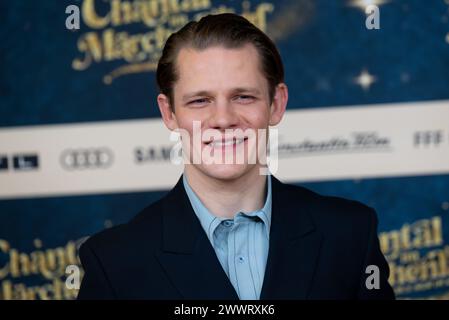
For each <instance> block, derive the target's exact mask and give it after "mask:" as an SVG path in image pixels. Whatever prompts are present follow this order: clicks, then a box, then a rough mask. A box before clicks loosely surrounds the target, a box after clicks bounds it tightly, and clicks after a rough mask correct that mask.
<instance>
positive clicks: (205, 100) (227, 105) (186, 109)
mask: <svg viewBox="0 0 449 320" xmlns="http://www.w3.org/2000/svg"><path fill="white" fill-rule="evenodd" d="M259 63H260V62H259V55H258V52H257V50H256V49H255V48H254V46H253V45H250V44H248V45H246V46H244V47H242V48H238V49H226V48H224V47H211V48H208V49H205V50H202V51H198V50H195V49H191V48H184V49H181V51H180V52H179V55H178V58H177V71H178V76H179V77H178V81H177V82H176V84H175V86H174V90H173V99H174V109H175V112H174V113H171V112H170V113H171V115H167V113H169V112H168V111H167V105H165V106H163V104H164V101H165V102H167V99H166V97H165V96H164V95H160V96H159V97H158V102H159V106H160V108H161V112H162V114H163V118H164V122H165V123H166V125H167V126H168V127H169V129H171V130H174V129H176V128H180V129H183V130H185V131H186V132H188V133H189V136H190V141H187V140H186V139H184V138H183V149H184V150H186V148H191V149H190V150H191V155H194V154H196V155H200V156H201V163H197V164H195V163H193V164H192V165H189V166H190V168H189V169H191V170H196V171H197V172H199V173H202V174H205V175H207V176H209V177H212V178H215V179H220V180H230V179H236V178H239V177H241V176H243V175H245V174H246V173H248V172H250V171H251V170H258V168H259V167H260V164H259V163H257V162H256V163H254V162H251V161H248V159H249V155H248V154H252V155H254V154H257V149H256V144H255V139H248V137H246V138H245V139H244V140H242V136H237V135H236V134H233V133H232V132H235V129H240V132H249V131H248V129H249V130H251V131H252V132H254V133H255V136H256V137H257V134H258V131H259V132H261V131H260V130H258V129H265V130H266V131H265V132H268V126H269V125H276V124H277V123H278V122H279V121H280V119H281V117H282V115H283V113H284V111H285V104H286V90H287V89H286V87H285V85H284V84H282V85H280V86H281V89H279V86H278V88H277V90H276V92H277V94H276V98H275V102H274V103H273V105H275V106H273V105H271V104H270V97H269V90H268V82H267V80H266V78H265V77H264V75H263V74H262V72H261V71H260V65H259ZM279 90H281V91H285V92H284V96H285V99H284V100H285V101H281V103H279V100H280V98H279V95H282V92H281V93H279V92H278V91H279ZM281 100H282V99H281ZM161 104H162V106H161ZM281 104H283V106H282V105H281ZM279 105H281V106H279ZM164 113H165V115H164ZM194 121H199V123H198V124H199V126H197V128H199V129H200V131H201V132H200V133H201V135H202V136H201V143H198V144H196V143H194V139H193V136H194V132H193V131H194ZM211 129H215V130H211ZM237 131H238V130H237ZM207 132H209V133H214V134H213V135H212V136H211V135H209V136H207V135H204V133H207ZM225 132H228V133H227V134H225ZM196 133H198V131H197V132H196ZM217 133H218V136H217ZM229 133H230V134H229ZM265 135H266V133H265ZM259 141H261V140H259ZM265 145H266V141H265ZM242 152H244V155H243V159H244V161H237V159H241V153H242ZM225 153H227V154H228V156H229V155H231V156H233V160H232V163H224V161H225V160H224V159H225ZM206 158H208V159H209V160H210V159H211V158H214V159H215V160H217V159H221V160H222V161H219V162H220V163H210V161H209V164H207V163H205V160H206V162H207V159H206ZM253 159H254V158H253ZM190 161H191V163H192V162H194V159H192V156H191V159H190ZM215 162H217V161H215ZM236 162H237V163H236ZM248 162H250V163H248Z"/></svg>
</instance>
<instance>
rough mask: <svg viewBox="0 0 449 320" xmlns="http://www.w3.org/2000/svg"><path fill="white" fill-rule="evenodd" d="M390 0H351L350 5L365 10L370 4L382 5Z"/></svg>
mask: <svg viewBox="0 0 449 320" xmlns="http://www.w3.org/2000/svg"><path fill="white" fill-rule="evenodd" d="M388 1H389V0H349V3H348V6H350V7H356V8H359V9H361V10H363V11H365V9H366V7H368V6H370V5H375V6H378V7H379V6H381V5H383V4H385V3H387V2H388Z"/></svg>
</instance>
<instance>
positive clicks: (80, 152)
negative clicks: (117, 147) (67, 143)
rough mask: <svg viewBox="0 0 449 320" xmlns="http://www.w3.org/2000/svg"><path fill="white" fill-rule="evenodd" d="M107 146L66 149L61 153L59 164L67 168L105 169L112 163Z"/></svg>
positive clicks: (110, 153) (111, 154) (111, 155)
mask: <svg viewBox="0 0 449 320" xmlns="http://www.w3.org/2000/svg"><path fill="white" fill-rule="evenodd" d="M112 161H113V153H112V151H111V150H110V149H109V148H105V147H104V148H88V149H67V150H64V151H63V152H62V154H61V165H62V167H63V168H65V169H67V170H83V169H105V168H108V167H110V166H111V165H112Z"/></svg>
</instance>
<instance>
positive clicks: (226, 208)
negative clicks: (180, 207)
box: [184, 165, 267, 219]
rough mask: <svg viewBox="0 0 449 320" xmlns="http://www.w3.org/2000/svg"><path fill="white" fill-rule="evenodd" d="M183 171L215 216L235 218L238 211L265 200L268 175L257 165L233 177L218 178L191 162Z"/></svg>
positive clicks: (249, 209) (254, 208)
mask: <svg viewBox="0 0 449 320" xmlns="http://www.w3.org/2000/svg"><path fill="white" fill-rule="evenodd" d="M184 175H185V176H186V178H187V182H188V183H189V186H190V187H191V188H192V190H193V191H194V192H195V193H196V195H197V196H198V198H199V199H200V200H201V202H202V203H203V204H204V206H205V207H206V208H207V209H208V210H209V211H210V212H211V213H212V214H213V215H215V216H217V217H221V218H229V219H232V218H234V216H235V214H236V213H238V212H240V211H243V212H251V211H255V210H259V209H261V208H262V207H263V205H264V203H265V196H266V194H265V187H266V181H267V177H266V176H265V175H260V174H259V169H258V168H257V167H255V168H254V170H251V171H249V172H247V173H246V174H245V175H243V176H241V177H239V178H237V179H234V180H221V179H215V178H212V177H209V176H207V175H205V174H204V173H202V172H200V171H199V170H197V169H196V168H194V167H192V166H191V165H187V166H185V168H184Z"/></svg>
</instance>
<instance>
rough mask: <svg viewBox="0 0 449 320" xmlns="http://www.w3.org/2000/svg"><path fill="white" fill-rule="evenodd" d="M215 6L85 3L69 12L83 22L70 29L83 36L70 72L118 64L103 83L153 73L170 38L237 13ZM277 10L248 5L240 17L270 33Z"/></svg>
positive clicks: (202, 1)
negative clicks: (210, 17)
mask: <svg viewBox="0 0 449 320" xmlns="http://www.w3.org/2000/svg"><path fill="white" fill-rule="evenodd" d="M214 4H215V5H214V6H212V4H211V1H210V0H171V1H168V0H134V1H132V0H103V1H100V0H83V1H82V2H81V5H80V6H79V7H78V6H75V5H72V6H70V7H73V8H72V9H70V10H68V11H67V14H70V13H72V15H76V14H78V15H79V16H80V18H81V19H78V20H81V22H82V24H81V27H79V28H73V29H72V28H71V29H72V30H78V29H79V31H78V32H81V34H80V35H79V37H78V39H77V43H76V46H77V49H78V52H77V54H76V56H75V57H74V58H73V60H72V68H73V69H74V70H77V71H86V70H88V69H90V68H94V67H95V65H99V64H112V63H114V66H117V65H118V67H115V68H114V69H112V70H111V71H110V72H109V73H107V74H105V75H104V76H103V82H104V83H105V84H111V83H112V82H113V81H114V80H115V79H116V78H118V77H121V76H124V75H128V74H134V73H142V72H150V71H154V70H156V67H157V61H158V59H159V57H160V55H161V51H162V48H163V46H164V43H165V41H166V40H167V38H168V37H169V36H170V34H171V33H173V32H175V31H177V30H178V29H180V28H181V27H182V26H183V25H185V24H186V23H187V22H188V21H190V20H198V19H200V18H201V17H202V16H205V15H207V14H216V13H224V12H233V13H239V12H236V11H237V10H236V8H234V7H229V6H227V5H226V4H227V2H226V1H223V2H222V3H218V1H216V2H215V3H214ZM73 9H76V10H73ZM273 10H274V5H273V4H272V3H268V2H262V3H258V4H257V5H254V6H252V4H251V1H244V2H243V3H242V7H241V12H240V14H241V15H242V16H244V17H246V18H247V19H248V20H250V21H251V22H252V23H254V24H255V25H256V26H258V27H259V28H260V29H261V30H263V31H266V29H267V27H266V21H267V16H268V14H270V13H272V12H273ZM68 19H69V20H70V19H72V17H69V18H68ZM76 20H77V19H76V17H73V21H76ZM69 24H70V23H69Z"/></svg>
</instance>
